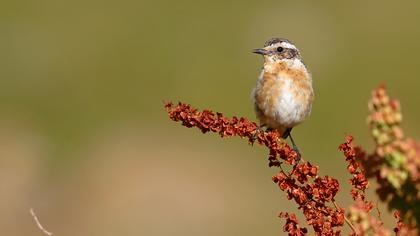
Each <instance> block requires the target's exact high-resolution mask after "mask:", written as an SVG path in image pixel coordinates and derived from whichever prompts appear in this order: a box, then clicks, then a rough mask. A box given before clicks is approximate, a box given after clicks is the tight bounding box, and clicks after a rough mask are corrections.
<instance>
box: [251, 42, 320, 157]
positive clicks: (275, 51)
mask: <svg viewBox="0 0 420 236" xmlns="http://www.w3.org/2000/svg"><path fill="white" fill-rule="evenodd" d="M253 52H254V53H257V54H261V55H263V57H264V66H263V69H262V72H261V75H260V77H259V78H258V80H257V84H256V86H255V88H254V90H253V92H252V99H253V102H254V104H255V113H256V115H257V118H258V119H259V121H260V125H261V127H264V126H265V127H267V128H268V129H276V130H278V131H279V132H280V133H281V135H282V138H287V137H290V140H291V141H292V144H293V148H294V149H295V150H296V151H297V152H298V153H299V151H298V149H297V146H296V144H295V142H294V140H293V138H292V136H291V135H290V132H291V130H292V128H293V127H295V126H296V125H298V124H299V123H301V122H302V121H304V120H305V119H306V118H307V117H308V116H309V115H310V113H311V109H312V103H313V101H314V91H313V88H312V77H311V75H310V74H309V72H308V69H307V68H306V66H305V64H304V63H303V61H302V58H301V56H300V52H299V50H298V49H297V48H296V46H295V45H294V44H292V43H291V42H290V41H289V40H287V39H281V38H273V39H270V40H268V41H267V42H266V43H265V44H264V47H263V48H260V49H255V50H254V51H253Z"/></svg>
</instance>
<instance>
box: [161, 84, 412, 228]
mask: <svg viewBox="0 0 420 236" xmlns="http://www.w3.org/2000/svg"><path fill="white" fill-rule="evenodd" d="M370 108H371V111H372V114H371V115H370V116H369V119H368V121H369V124H370V127H371V129H372V134H373V136H374V138H375V142H376V143H377V147H376V149H375V152H374V153H373V154H370V155H367V154H366V152H365V151H364V150H363V149H362V148H361V147H358V146H355V145H354V144H353V137H351V136H347V137H346V142H345V143H343V144H341V145H340V146H339V149H340V150H341V151H342V152H343V154H344V156H345V160H346V162H347V171H348V172H349V174H350V175H351V178H350V181H349V182H350V184H351V186H352V189H351V196H352V198H353V200H354V203H353V204H352V205H351V206H349V207H348V209H347V210H346V211H345V209H344V208H341V207H339V206H338V204H337V203H336V201H335V199H334V198H335V196H336V194H337V192H338V191H339V189H340V188H339V182H338V181H337V180H336V179H334V178H333V177H331V176H319V175H318V172H319V167H318V166H317V165H314V164H312V163H310V162H307V161H305V160H304V159H303V158H300V160H299V158H298V154H297V153H296V152H295V151H294V150H293V149H292V148H290V146H289V145H288V144H287V143H285V142H284V141H283V139H281V138H280V135H279V133H278V132H277V131H275V130H271V131H267V132H265V131H262V130H261V129H260V128H259V127H258V126H257V124H256V123H255V122H252V121H249V120H248V119H246V118H243V117H241V118H237V117H233V118H231V119H229V118H227V117H225V116H224V115H223V114H222V113H218V112H217V113H214V112H212V111H210V110H203V111H199V110H197V109H195V108H193V107H191V106H190V105H189V104H185V103H178V104H176V105H174V104H172V103H170V102H168V103H165V109H166V111H167V113H168V115H169V117H170V119H172V120H174V121H177V122H181V123H182V125H184V126H186V127H189V128H191V127H196V128H198V129H200V130H201V131H202V132H203V133H207V132H215V133H218V134H219V135H220V136H221V137H232V136H239V137H241V138H245V139H247V140H248V142H249V143H250V144H254V143H257V144H260V145H263V146H265V147H267V148H268V165H269V166H270V167H277V168H279V172H278V174H276V175H274V176H273V177H272V181H273V182H274V183H276V184H277V185H278V187H279V188H280V189H281V190H282V191H284V192H285V193H286V196H287V198H288V199H289V200H291V201H293V202H295V203H296V205H297V207H298V209H300V210H301V211H302V213H303V215H304V216H305V219H306V224H307V225H309V226H311V227H312V229H313V231H314V234H315V235H319V236H321V235H326V236H329V235H340V234H341V231H342V227H343V225H344V223H347V225H348V226H349V227H350V228H351V231H352V233H351V234H350V235H390V233H391V231H390V230H387V229H386V228H385V227H384V225H383V223H382V221H381V220H380V218H379V219H378V218H376V217H374V216H373V214H372V209H374V206H373V203H372V202H371V201H368V200H367V198H366V194H365V191H366V189H367V188H368V187H369V181H368V178H372V177H376V179H377V180H378V183H379V189H378V193H379V194H380V196H381V199H382V200H385V201H389V206H390V208H391V209H399V208H398V206H401V203H404V204H406V206H410V208H403V209H399V210H402V211H403V212H404V213H409V214H408V215H404V217H401V215H400V213H399V212H398V213H396V214H395V218H396V219H397V220H398V222H397V226H396V227H395V228H394V232H395V233H396V235H398V236H404V235H410V236H411V235H418V231H417V229H416V225H417V220H418V215H419V212H420V211H418V209H419V204H418V203H420V202H419V196H420V195H419V194H418V186H420V177H419V176H420V174H419V173H420V161H419V160H420V158H419V157H420V145H419V144H417V143H416V142H414V141H413V140H411V139H406V138H404V135H403V133H402V130H401V128H400V126H399V125H400V121H401V114H400V113H399V109H400V107H399V104H398V102H397V101H394V100H390V99H389V98H388V97H387V95H386V91H385V89H384V88H383V87H380V88H378V89H377V90H375V91H374V92H373V97H372V101H371V102H370ZM285 165H287V166H289V167H290V168H288V169H291V170H290V171H285V169H286V168H283V167H284V166H285ZM407 186H408V187H409V188H405V187H407ZM395 190H397V191H395ZM389 191H394V192H389ZM390 199H391V200H390ZM397 203H398V204H399V205H398V204H397ZM416 204H417V205H416ZM346 216H347V217H346ZM279 217H280V218H283V219H285V220H286V223H285V225H284V226H283V231H284V232H287V233H288V235H296V236H300V235H307V234H308V229H307V228H306V227H302V226H300V225H299V221H298V219H297V217H296V215H295V214H292V213H287V212H281V213H280V214H279ZM404 221H408V223H409V224H406V223H404Z"/></svg>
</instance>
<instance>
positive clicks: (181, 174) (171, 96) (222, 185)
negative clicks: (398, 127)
mask: <svg viewBox="0 0 420 236" xmlns="http://www.w3.org/2000/svg"><path fill="white" fill-rule="evenodd" d="M0 6H1V7H0V52H1V54H0V163H1V164H0V192H1V199H2V200H1V201H0V209H1V213H0V231H1V232H2V234H7V235H42V233H41V232H40V231H39V230H38V229H37V228H36V226H35V224H34V222H33V219H32V218H31V217H30V215H29V208H30V207H34V209H35V211H36V212H37V214H38V216H39V218H40V220H41V221H42V223H43V224H44V225H45V227H46V228H47V229H49V230H50V231H52V232H54V233H55V234H56V235H60V236H64V235H243V236H246V235H282V234H283V233H282V232H281V231H282V225H283V221H281V220H279V219H278V218H277V213H278V212H279V211H296V207H295V205H294V204H292V203H291V202H289V201H287V200H286V198H285V196H284V194H283V193H282V192H280V190H279V189H278V188H277V187H276V186H275V185H274V184H273V183H272V182H271V175H273V174H274V173H275V171H276V170H275V169H270V168H268V166H267V160H266V157H267V152H266V150H265V149H264V148H262V147H257V146H256V147H250V146H248V145H247V144H246V143H245V142H244V140H240V139H237V138H233V139H229V140H221V139H220V138H218V137H217V136H216V135H202V134H201V133H200V132H198V131H197V130H191V129H186V128H184V127H181V126H180V125H179V124H176V123H174V122H172V121H170V120H169V119H168V118H167V115H166V114H165V112H164V109H163V103H162V102H163V101H164V100H173V101H178V100H181V101H184V102H188V103H191V104H192V105H194V106H196V107H198V108H210V109H213V110H215V111H220V112H224V114H226V115H228V116H232V115H237V116H245V117H249V118H252V119H254V114H253V105H252V104H251V101H250V92H251V89H252V87H253V86H254V84H255V81H256V79H257V77H258V74H259V72H260V68H261V66H262V58H261V57H260V56H257V55H255V54H252V53H251V50H252V49H254V48H258V47H260V46H262V45H263V43H264V42H265V41H266V40H267V39H268V38H270V37H275V36H276V37H285V38H288V39H290V40H291V41H293V42H294V43H296V44H297V45H298V47H299V48H300V50H301V53H302V55H303V57H304V59H305V62H306V64H307V65H308V67H309V68H310V70H311V72H312V74H313V79H314V86H315V91H316V101H315V104H314V108H313V112H312V116H311V118H310V119H309V120H307V121H306V122H305V123H304V124H302V125H300V126H299V127H298V128H296V129H295V130H294V134H295V139H296V141H297V142H298V144H299V147H300V149H301V150H302V153H303V155H304V157H305V158H306V159H307V160H310V161H312V162H314V163H316V164H318V165H320V166H321V174H323V175H326V174H328V175H332V176H335V177H337V178H338V179H339V180H340V183H341V184H342V185H343V191H341V193H340V194H339V196H338V201H339V202H340V204H341V205H342V206H344V207H345V206H347V205H348V204H349V203H350V200H349V199H350V197H349V196H350V195H349V194H348V190H349V188H348V187H347V179H348V178H349V176H348V175H347V174H346V165H345V163H344V161H343V157H342V155H341V154H340V153H339V152H338V151H337V146H338V145H339V144H340V143H341V142H342V141H343V139H344V136H345V135H346V134H352V135H354V136H355V138H356V143H360V144H363V145H364V146H365V147H367V148H369V149H371V148H372V142H371V141H370V137H369V131H368V129H367V127H366V123H365V120H366V115H367V112H368V111H367V100H368V98H369V96H370V91H371V89H373V88H374V87H376V86H377V85H379V84H381V83H385V84H386V85H387V87H388V88H389V90H390V93H391V96H393V97H397V98H399V99H400V101H401V103H402V106H403V114H404V128H405V131H406V134H407V135H409V136H412V137H414V138H420V137H419V134H418V133H417V132H416V131H417V130H419V129H420V123H419V122H417V121H418V120H419V118H420V112H419V109H418V100H419V97H420V95H419V94H418V88H419V86H420V79H419V72H418V68H420V60H419V59H418V55H419V54H420V44H419V42H420V27H419V22H420V14H419V12H420V2H419V1H415V0H411V1H399V2H396V1H380V0H374V1H346V2H343V1H332V0H330V1H322V2H320V1H316V2H315V1H309V0H308V1H293V2H292V1H274V0H272V1H268V0H267V1H192V0H190V1H186V0H180V1H168V0H166V1H163V0H156V1H144V0H139V1H128V0H122V1H98V0H88V1H86V0H84V1H81V0H74V1H52V0H40V1H3V2H2V3H1V4H0ZM372 197H373V199H375V198H374V196H372ZM383 211H384V212H383V215H386V210H383ZM383 218H385V219H386V222H387V226H388V227H392V225H393V221H392V219H391V218H386V217H385V216H383ZM301 219H302V218H301ZM389 219H391V220H389Z"/></svg>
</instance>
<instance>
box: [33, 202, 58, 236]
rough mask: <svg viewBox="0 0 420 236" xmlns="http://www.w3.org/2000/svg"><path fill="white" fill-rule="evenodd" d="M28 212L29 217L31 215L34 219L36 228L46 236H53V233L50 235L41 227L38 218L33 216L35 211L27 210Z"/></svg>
mask: <svg viewBox="0 0 420 236" xmlns="http://www.w3.org/2000/svg"><path fill="white" fill-rule="evenodd" d="M29 211H30V212H31V215H32V217H33V218H34V220H35V223H36V225H37V226H38V228H39V229H40V230H41V231H42V232H43V233H44V234H46V235H48V236H52V235H53V233H51V232H49V231H48V230H46V229H45V228H44V227H43V226H42V225H41V223H40V222H39V220H38V217H37V216H36V214H35V211H34V209H32V208H31V209H30V210H29Z"/></svg>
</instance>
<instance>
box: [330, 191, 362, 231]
mask: <svg viewBox="0 0 420 236" xmlns="http://www.w3.org/2000/svg"><path fill="white" fill-rule="evenodd" d="M332 203H333V204H334V206H335V208H336V209H337V210H339V209H341V207H339V206H338V204H337V203H336V202H335V199H333V200H332ZM344 220H345V221H346V223H347V224H348V225H349V227H350V228H351V230H353V233H354V234H355V235H358V234H357V231H356V228H355V227H354V225H353V224H352V223H351V221H350V220H349V219H348V218H347V217H346V216H345V215H344Z"/></svg>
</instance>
